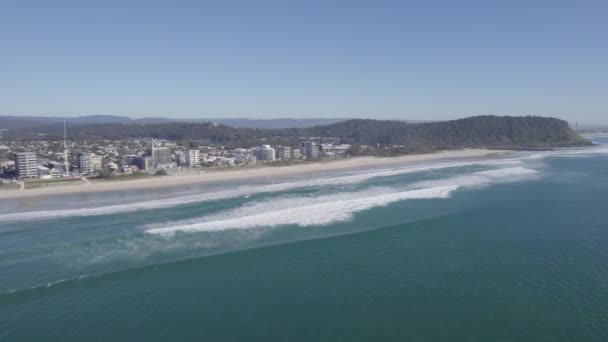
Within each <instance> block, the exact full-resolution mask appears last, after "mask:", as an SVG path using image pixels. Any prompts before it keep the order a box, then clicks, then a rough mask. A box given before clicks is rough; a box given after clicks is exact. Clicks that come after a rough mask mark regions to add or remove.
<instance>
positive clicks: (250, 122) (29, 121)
mask: <svg viewBox="0 0 608 342" xmlns="http://www.w3.org/2000/svg"><path fill="white" fill-rule="evenodd" d="M66 120H67V122H68V124H69V125H89V124H126V123H142V124H161V123H205V122H214V123H218V124H224V125H229V126H233V127H237V128H305V127H312V126H317V125H329V124H333V123H336V122H340V121H345V120H348V119H346V118H335V119H289V118H286V119H239V118H234V119H172V118H163V117H147V118H139V119H132V118H130V117H127V116H116V115H87V116H79V117H70V118H67V119H66ZM57 123H63V118H60V117H45V116H0V129H25V128H33V127H41V126H48V125H52V124H57Z"/></svg>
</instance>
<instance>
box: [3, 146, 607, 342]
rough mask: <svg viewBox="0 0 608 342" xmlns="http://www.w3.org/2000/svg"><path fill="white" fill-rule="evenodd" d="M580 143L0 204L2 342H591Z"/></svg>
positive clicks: (598, 202)
mask: <svg viewBox="0 0 608 342" xmlns="http://www.w3.org/2000/svg"><path fill="white" fill-rule="evenodd" d="M594 141H595V142H596V143H598V144H600V146H597V147H593V148H585V149H573V150H564V151H555V152H520V153H509V154H504V155H500V156H495V157H492V158H490V159H471V160H467V161H460V160H459V161H441V162H434V163H424V164H417V165H408V166H406V165H404V166H395V167H390V168H384V169H365V170H353V171H349V172H327V173H323V174H314V175H308V176H307V177H291V178H284V179H267V180H256V181H250V182H245V181H244V182H240V183H235V184H221V185H216V186H194V187H183V188H176V189H172V190H170V191H169V190H150V191H137V192H119V193H112V194H99V193H98V194H78V195H70V196H65V195H64V196H55V197H46V198H36V199H33V198H29V199H20V200H7V199H5V200H0V340H2V341H165V340H176V341H182V340H198V341H300V340H302V341H303V340H314V341H319V340H322V341H406V340H408V341H527V340H534V341H560V340H561V341H573V340H576V341H606V340H608V138H596V139H594ZM602 144H604V145H602Z"/></svg>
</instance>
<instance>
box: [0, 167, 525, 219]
mask: <svg viewBox="0 0 608 342" xmlns="http://www.w3.org/2000/svg"><path fill="white" fill-rule="evenodd" d="M518 162H519V161H517V160H511V161H501V160H493V161H492V160H489V161H474V162H444V163H433V164H422V165H415V166H408V167H401V168H395V169H384V170H370V171H368V172H365V173H361V174H355V175H348V176H329V177H319V178H314V179H311V180H305V181H293V182H284V183H276V184H269V185H262V186H243V187H239V188H237V189H233V190H223V191H216V192H211V193H203V194H197V195H190V196H180V197H174V198H169V199H162V200H152V201H143V202H136V203H127V204H119V205H109V206H101V207H93V208H76V209H60V210H45V211H29V212H20V213H11V214H4V215H0V222H5V221H19V220H43V219H56V218H62V217H79V216H80V217H81V216H99V215H111V214H119V213H127V212H135V211H140V210H152V209H161V208H163V209H164V208H170V207H175V206H179V205H184V204H190V203H199V202H208V201H216V200H222V199H228V198H236V197H242V196H247V195H252V194H261V193H271V192H281V191H287V190H292V189H299V188H310V187H320V186H331V185H341V184H356V183H361V182H364V181H366V180H369V179H372V178H377V177H390V176H397V175H402V174H408V173H416V172H422V171H429V170H437V169H446V168H455V167H464V166H470V165H501V164H509V163H518Z"/></svg>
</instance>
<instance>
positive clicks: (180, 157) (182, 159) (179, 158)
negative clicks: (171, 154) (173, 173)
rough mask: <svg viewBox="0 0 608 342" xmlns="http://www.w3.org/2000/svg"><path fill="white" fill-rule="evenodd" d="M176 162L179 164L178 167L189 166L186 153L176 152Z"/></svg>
mask: <svg viewBox="0 0 608 342" xmlns="http://www.w3.org/2000/svg"><path fill="white" fill-rule="evenodd" d="M175 162H176V163H177V165H178V166H184V165H187V163H186V154H185V153H184V151H176V152H175Z"/></svg>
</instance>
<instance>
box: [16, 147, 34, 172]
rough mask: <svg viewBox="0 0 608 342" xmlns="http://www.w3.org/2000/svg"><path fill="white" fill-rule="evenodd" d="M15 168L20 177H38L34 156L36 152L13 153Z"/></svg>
mask: <svg viewBox="0 0 608 342" xmlns="http://www.w3.org/2000/svg"><path fill="white" fill-rule="evenodd" d="M15 169H16V170H17V175H18V176H19V178H21V179H23V178H35V177H38V158H37V157H36V153H34V152H20V153H15Z"/></svg>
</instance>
